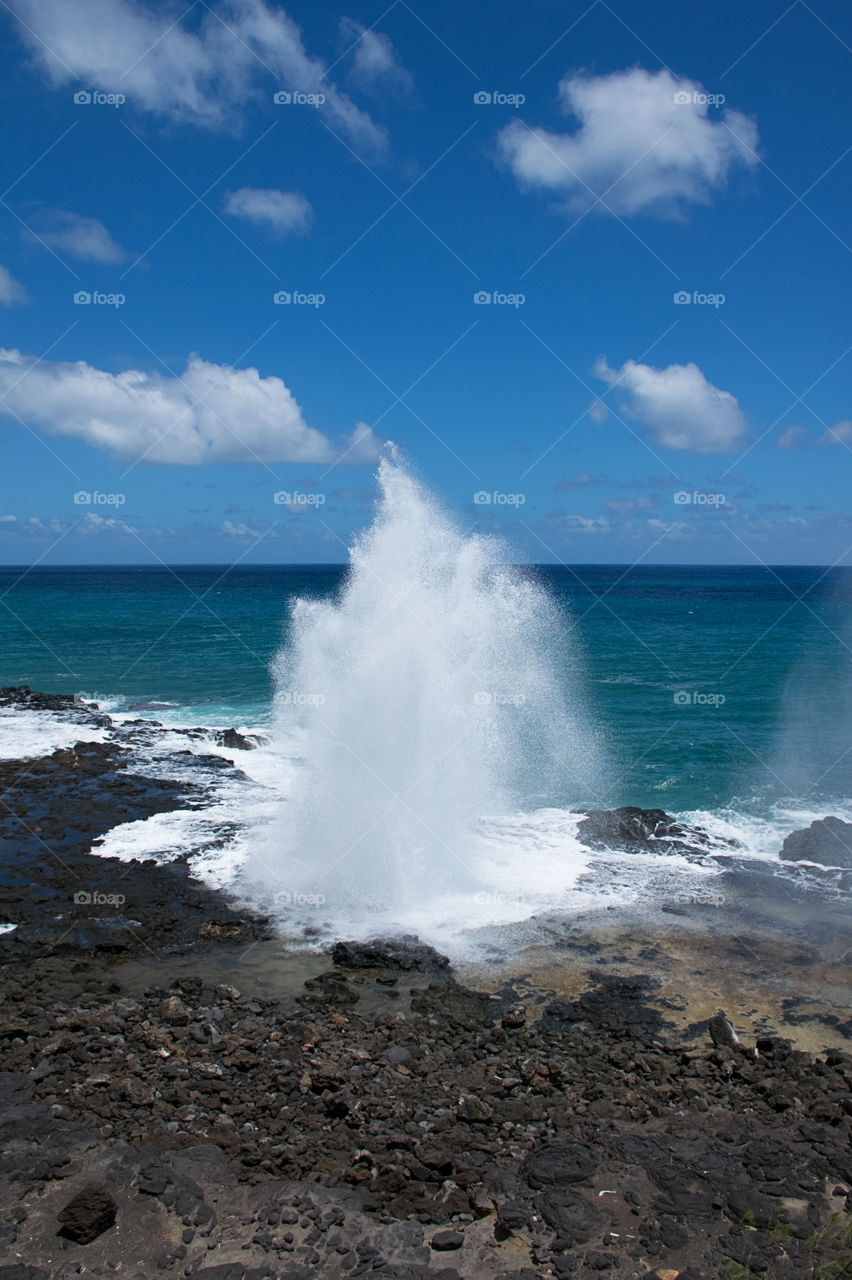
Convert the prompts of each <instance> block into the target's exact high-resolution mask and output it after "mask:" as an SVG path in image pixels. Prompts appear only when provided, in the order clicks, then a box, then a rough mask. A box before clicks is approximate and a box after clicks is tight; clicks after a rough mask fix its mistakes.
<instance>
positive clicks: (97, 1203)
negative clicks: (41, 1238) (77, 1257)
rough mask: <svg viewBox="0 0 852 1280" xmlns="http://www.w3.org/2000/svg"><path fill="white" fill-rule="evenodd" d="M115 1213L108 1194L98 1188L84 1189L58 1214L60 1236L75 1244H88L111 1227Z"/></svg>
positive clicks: (113, 1202)
mask: <svg viewBox="0 0 852 1280" xmlns="http://www.w3.org/2000/svg"><path fill="white" fill-rule="evenodd" d="M115 1213H116V1209H115V1201H114V1200H113V1198H112V1196H111V1195H109V1193H108V1192H106V1191H103V1190H102V1189H101V1188H100V1187H85V1188H84V1189H83V1190H82V1191H78V1192H77V1194H76V1196H74V1198H73V1199H72V1200H69V1201H68V1204H67V1205H66V1206H65V1208H64V1209H63V1210H62V1211H61V1213H60V1214H59V1221H60V1222H61V1223H62V1233H61V1234H62V1235H64V1236H67V1237H68V1238H69V1239H70V1240H75V1241H76V1242H77V1244H89V1243H90V1242H91V1241H92V1240H96V1239H97V1238H98V1236H99V1235H102V1234H103V1232H104V1231H106V1230H107V1229H108V1228H109V1227H111V1226H112V1225H113V1223H114V1222H115Z"/></svg>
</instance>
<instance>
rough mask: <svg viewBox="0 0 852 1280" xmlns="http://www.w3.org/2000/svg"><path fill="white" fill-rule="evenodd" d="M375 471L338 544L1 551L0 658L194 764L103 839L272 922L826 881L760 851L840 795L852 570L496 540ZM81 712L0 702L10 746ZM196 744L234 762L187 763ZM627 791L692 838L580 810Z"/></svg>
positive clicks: (696, 895)
mask: <svg viewBox="0 0 852 1280" xmlns="http://www.w3.org/2000/svg"><path fill="white" fill-rule="evenodd" d="M379 484H380V487H381V492H382V498H381V501H380V503H379V504H378V506H377V509H376V514H375V518H374V521H373V523H372V525H371V526H370V527H369V528H368V529H367V530H365V531H364V532H363V533H362V534H361V535H360V536H359V537H358V538H357V539H356V540H355V543H354V545H353V547H352V548H351V551H350V562H349V565H348V567H343V566H339V565H318V566H304V565H302V566H292V565H291V566H286V565H285V566H272V567H256V566H245V565H240V566H236V567H229V566H220V567H215V566H205V567H198V566H180V565H176V566H174V567H172V568H166V567H162V566H160V567H144V566H139V567H127V568H114V567H113V568H107V567H97V566H94V567H86V568H52V567H45V566H35V567H33V568H32V569H29V570H15V569H6V570H3V571H2V574H0V601H2V604H3V606H4V607H3V609H2V611H0V652H2V666H1V667H0V683H2V684H4V685H14V684H27V685H29V686H30V687H31V688H33V689H36V690H38V691H40V692H47V693H50V692H64V693H69V692H70V693H76V694H78V695H80V696H81V697H82V698H84V699H85V700H88V701H94V702H97V703H98V704H99V706H100V708H101V709H102V710H104V711H106V712H108V713H109V715H110V716H111V717H113V721H114V722H118V723H119V724H120V725H124V731H127V729H128V726H127V722H128V721H131V720H134V719H142V720H155V721H157V722H158V723H159V725H160V726H162V727H161V728H156V729H155V728H154V727H153V726H143V727H142V728H137V729H133V730H132V731H131V736H132V741H133V751H132V760H131V757H130V756H125V757H124V758H125V759H127V760H128V767H132V768H133V769H134V770H135V771H136V772H139V771H142V772H147V773H149V774H154V775H157V776H160V777H172V778H179V779H183V780H184V781H193V780H195V781H196V782H197V780H198V777H199V769H200V770H201V773H202V774H204V776H205V779H206V780H205V781H204V782H203V784H202V794H203V800H202V801H201V802H200V803H199V802H191V803H190V802H188V803H187V807H186V808H184V809H178V810H176V811H174V812H170V813H165V814H156V815H154V816H152V817H150V818H148V819H145V820H140V821H135V822H125V823H122V824H120V825H118V826H115V827H113V828H112V829H111V830H109V831H107V832H106V833H105V834H104V836H103V837H102V838H100V839H99V840H98V841H96V847H95V852H101V853H103V854H110V855H114V856H117V857H119V858H121V859H125V860H126V859H130V858H133V857H138V858H147V857H154V858H156V859H158V860H161V861H167V860H170V859H172V858H174V857H175V856H176V855H185V856H186V857H187V858H189V859H190V861H191V864H192V866H193V868H194V870H195V872H196V874H198V875H201V876H203V877H204V878H206V879H207V880H208V881H209V882H211V883H214V884H218V885H223V886H227V887H229V888H230V889H231V890H232V891H234V892H236V893H238V894H239V895H240V896H241V897H242V898H243V899H244V900H245V901H247V902H248V903H250V904H252V905H258V906H261V907H262V908H263V909H264V910H271V911H273V912H275V913H277V914H278V915H279V916H280V918H281V928H282V931H284V932H288V933H289V934H291V935H293V936H297V937H299V936H300V937H312V938H314V939H318V938H322V937H326V938H333V937H335V936H336V937H341V936H346V935H349V936H356V937H358V936H364V935H365V934H368V933H370V932H371V931H375V930H376V929H377V928H379V929H383V930H385V931H393V930H396V931H398V930H400V929H402V930H410V931H412V932H415V933H419V934H421V936H424V937H426V938H427V939H428V940H430V941H433V942H435V943H436V944H440V945H441V946H442V947H443V948H444V949H445V950H447V951H448V953H450V954H453V955H458V954H459V953H460V949H461V948H462V947H463V945H465V939H466V938H469V937H470V936H471V935H472V934H476V935H477V936H484V933H486V932H488V931H489V930H491V931H493V930H494V929H498V930H501V929H502V930H504V932H505V930H506V929H510V930H511V929H512V928H516V927H517V928H519V927H521V926H522V925H524V924H525V922H528V923H529V925H530V927H533V928H538V927H539V924H538V923H534V922H540V921H541V920H542V919H543V918H546V917H547V916H548V914H550V913H553V912H557V913H561V916H562V918H568V919H572V918H577V916H578V915H579V914H581V913H582V912H588V911H593V912H596V911H597V912H600V911H602V910H636V909H641V908H643V904H644V905H649V904H650V905H651V906H654V907H655V909H657V908H659V907H660V905H661V904H664V903H671V901H672V899H674V900H675V902H676V903H678V902H680V903H684V902H686V903H690V904H691V903H694V902H696V901H701V902H703V903H705V904H707V903H713V902H715V901H716V899H717V898H718V887H719V885H720V884H725V883H727V882H725V881H724V879H720V877H722V875H723V871H724V869H725V868H727V869H728V870H729V871H731V872H733V871H734V870H735V869H736V868H737V867H739V868H740V870H742V868H743V860H745V862H746V864H748V863H749V860H751V865H753V866H754V865H756V864H759V865H760V868H761V869H762V870H761V874H763V875H766V874H768V875H769V876H771V877H772V879H773V881H779V882H780V881H783V882H784V883H785V884H786V883H787V882H788V881H789V883H790V885H793V884H798V885H799V886H801V884H802V883H803V877H804V881H807V879H808V877H809V876H810V878H811V879H812V880H813V881H814V884H815V886H816V887H817V888H818V890H819V892H833V891H835V890H836V892H838V893H840V894H845V893H846V891H847V888H848V883H847V882H848V875H847V874H846V873H844V872H843V871H841V870H839V869H838V870H837V871H832V870H830V869H828V868H822V867H818V866H815V867H813V869H812V870H811V871H808V870H807V868H804V869H803V868H802V867H801V866H800V865H799V864H792V865H791V864H790V863H789V862H785V861H783V860H781V859H780V858H779V854H780V851H781V846H782V842H783V840H784V837H785V836H786V835H788V834H789V833H790V832H792V831H794V830H798V829H801V828H804V827H807V826H808V825H809V824H810V823H811V822H812V821H813V820H815V819H817V818H822V817H824V816H827V815H833V816H835V817H837V818H840V819H843V820H845V821H848V820H850V818H852V808H850V797H852V747H850V745H849V742H848V726H849V724H850V712H852V667H850V662H849V658H850V653H852V649H850V644H849V641H850V640H852V628H850V621H849V619H850V610H849V604H850V599H852V569H849V568H839V567H838V568H832V569H821V568H807V567H804V568H803V567H796V568H789V567H786V568H785V567H780V568H778V567H776V568H767V567H765V566H756V567H719V566H717V567H684V566H677V567H674V566H649V565H633V566H593V565H578V566H573V567H569V566H558V567H553V566H541V565H538V566H535V565H533V566H516V565H512V564H511V563H509V562H508V559H507V554H506V548H505V547H504V546H502V545H501V544H500V543H498V542H497V541H496V540H494V539H490V538H481V537H478V536H475V535H471V534H470V533H465V532H462V531H461V529H460V527H459V525H458V523H457V522H456V520H455V519H454V517H453V516H452V515H451V514H450V513H448V512H447V511H446V510H445V509H444V508H443V507H442V506H441V504H440V503H439V502H438V501H437V500H436V499H435V497H434V496H433V495H432V494H431V493H429V492H428V490H426V489H424V488H423V486H421V485H420V484H419V483H418V482H417V481H416V480H415V479H414V478H413V477H412V476H411V475H410V474H409V473H408V471H407V470H406V468H405V467H404V466H403V465H402V464H400V463H399V462H398V461H396V460H394V459H392V458H388V459H386V460H384V461H383V462H382V463H381V465H380V468H379ZM196 726H204V727H205V728H206V729H207V730H208V733H206V734H203V735H201V736H198V735H196V736H187V735H186V734H185V733H182V732H180V730H182V729H186V728H187V727H196ZM227 727H234V728H236V729H238V730H240V731H242V732H245V733H254V734H256V735H259V745H258V746H256V747H255V748H254V749H252V750H244V749H239V747H238V746H233V745H232V747H231V748H228V747H226V746H225V745H224V744H223V743H222V742H221V741H220V740H219V738H218V737H217V735H216V733H215V731H216V730H219V729H222V728H227ZM82 732H83V731H82V730H81V728H80V727H79V726H77V725H74V724H72V723H69V721H68V718H67V717H65V718H63V716H62V715H55V716H54V715H50V714H45V713H44V712H39V711H36V710H31V709H24V710H22V709H21V708H14V707H12V706H7V707H4V708H2V709H0V753H2V755H4V756H5V757H6V758H7V759H9V758H12V759H14V758H18V757H28V756H30V757H31V756H37V755H42V754H45V753H46V752H48V751H50V750H51V749H53V748H54V747H67V746H71V745H73V743H74V742H75V741H76V740H77V738H78V736H80V735H81V734H82ZM111 732H112V730H111V729H109V728H107V727H105V726H98V725H95V724H90V725H88V726H87V727H86V734H87V735H88V736H89V737H96V738H97V737H100V738H102V739H103V738H104V737H107V736H108V735H109V734H110V733H111ZM211 753H212V754H219V755H225V756H227V757H228V758H229V759H230V761H231V763H232V764H233V765H234V766H236V767H235V768H233V769H231V768H225V769H224V771H223V770H222V768H217V769H214V770H212V772H210V771H208V772H207V773H205V766H204V762H203V760H201V761H199V760H197V759H195V757H198V756H204V755H205V754H208V755H209V754H211ZM195 794H198V793H197V792H196V793H195ZM622 805H637V806H640V807H642V808H658V809H664V810H665V811H666V813H668V814H670V815H672V816H673V817H674V818H676V819H677V820H678V821H679V822H680V823H683V824H686V825H687V826H688V828H689V829H690V830H691V831H693V833H695V829H696V828H697V829H698V832H697V833H696V834H695V838H693V839H692V845H691V847H690V848H686V847H685V846H683V845H680V846H675V847H673V848H666V847H664V846H662V845H661V846H659V851H658V846H653V845H652V846H643V847H642V848H641V849H638V850H637V849H635V848H630V847H625V846H624V845H623V844H622V843H618V842H615V843H614V842H613V841H612V840H611V839H610V838H609V837H608V839H607V841H605V842H604V845H603V846H601V845H600V844H599V843H595V839H594V838H593V836H592V834H591V833H590V831H589V828H588V827H584V828H581V827H580V825H579V824H580V821H581V815H580V813H579V812H578V811H584V812H589V811H591V810H611V809H614V808H616V807H619V806H622ZM701 833H703V834H701ZM696 841H697V843H696Z"/></svg>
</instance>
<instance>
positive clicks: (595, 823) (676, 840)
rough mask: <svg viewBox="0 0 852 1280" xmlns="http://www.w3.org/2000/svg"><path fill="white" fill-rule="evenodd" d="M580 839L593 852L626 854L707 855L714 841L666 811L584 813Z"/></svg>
mask: <svg viewBox="0 0 852 1280" xmlns="http://www.w3.org/2000/svg"><path fill="white" fill-rule="evenodd" d="M580 812H583V814H584V817H583V820H582V821H581V822H580V824H579V826H578V827H577V835H578V836H579V838H580V839H581V840H582V841H583V843H584V844H585V845H587V846H588V847H589V848H590V849H597V850H606V849H617V850H619V851H621V852H622V853H651V852H653V853H689V852H693V853H701V854H704V853H706V851H707V849H708V847H710V845H711V841H710V837H709V836H708V834H707V832H706V831H703V830H702V829H701V828H700V827H688V826H685V825H684V824H683V823H681V822H678V821H677V820H676V819H675V818H673V817H672V816H671V814H668V813H666V812H665V810H663V809H639V808H637V807H636V806H635V805H629V804H628V805H622V806H621V808H619V809H587V810H582V811H580Z"/></svg>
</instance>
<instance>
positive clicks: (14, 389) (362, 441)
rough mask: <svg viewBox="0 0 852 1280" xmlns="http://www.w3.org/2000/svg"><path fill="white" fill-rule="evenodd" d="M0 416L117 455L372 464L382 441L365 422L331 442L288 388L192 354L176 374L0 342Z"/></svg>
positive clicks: (163, 460) (128, 458) (144, 458)
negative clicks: (59, 358) (101, 365)
mask: <svg viewBox="0 0 852 1280" xmlns="http://www.w3.org/2000/svg"><path fill="white" fill-rule="evenodd" d="M0 397H2V400H0V414H5V415H6V416H10V415H11V416H15V417H17V418H19V419H20V420H22V421H23V422H26V423H27V424H29V425H31V426H33V427H35V428H37V429H39V430H42V431H45V432H47V433H49V434H51V435H61V436H73V437H75V438H76V439H79V440H84V441H86V443H87V444H90V445H93V446H94V447H95V448H97V449H103V450H105V451H106V452H107V453H109V454H111V455H112V456H113V457H115V458H119V459H121V460H123V461H129V462H135V461H137V460H140V461H145V462H154V463H179V464H184V465H195V464H198V463H204V462H252V461H261V462H267V463H274V462H324V463H333V462H336V461H342V462H344V463H345V464H347V465H354V464H358V463H363V462H372V461H375V459H376V458H377V456H378V453H379V448H380V445H379V442H378V441H377V440H376V438H375V436H374V435H373V433H372V431H371V430H370V428H369V427H367V426H366V425H365V424H364V423H358V425H357V426H356V428H355V430H354V431H353V432H352V434H351V436H349V437H347V438H345V439H344V440H343V442H342V443H340V444H337V445H335V444H334V443H333V442H332V441H331V440H330V439H329V438H328V437H327V436H325V435H323V434H322V432H320V431H316V430H315V429H314V428H313V427H309V426H308V425H307V423H306V422H305V420H304V417H303V415H302V410H301V408H300V406H299V404H298V403H297V401H296V399H295V397H294V396H293V393H292V392H291V391H290V390H289V388H288V387H286V386H285V384H284V383H283V382H282V380H281V379H280V378H276V377H265V378H264V377H261V375H260V374H259V373H258V371H257V369H232V368H229V367H228V366H227V365H218V364H210V363H208V362H207V361H206V360H202V359H201V358H200V357H199V356H196V355H194V356H192V357H190V359H189V362H188V364H187V367H186V371H185V373H184V374H183V375H182V376H181V377H176V378H172V377H164V376H162V375H161V374H158V373H145V372H142V371H140V370H137V369H128V370H127V371H125V372H124V373H115V374H114V373H108V372H106V371H104V370H102V369H96V368H94V367H93V366H92V365H90V364H86V363H85V361H83V360H79V361H77V362H76V363H60V362H52V361H48V360H38V359H36V358H35V357H34V356H26V355H22V354H21V352H20V351H5V350H3V349H0Z"/></svg>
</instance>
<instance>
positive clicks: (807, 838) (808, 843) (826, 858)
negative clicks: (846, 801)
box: [780, 817, 852, 871]
mask: <svg viewBox="0 0 852 1280" xmlns="http://www.w3.org/2000/svg"><path fill="white" fill-rule="evenodd" d="M780 856H781V859H782V861H784V862H819V863H820V864H821V865H822V866H824V867H843V868H844V870H847V871H852V822H843V821H841V819H840V818H833V817H830V818H817V820H816V821H815V822H812V823H811V825H810V826H809V827H806V828H805V829H804V830H803V831H792V832H791V833H790V835H788V836H787V838H786V839H785V841H784V843H783V845H782V846H781V854H780Z"/></svg>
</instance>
